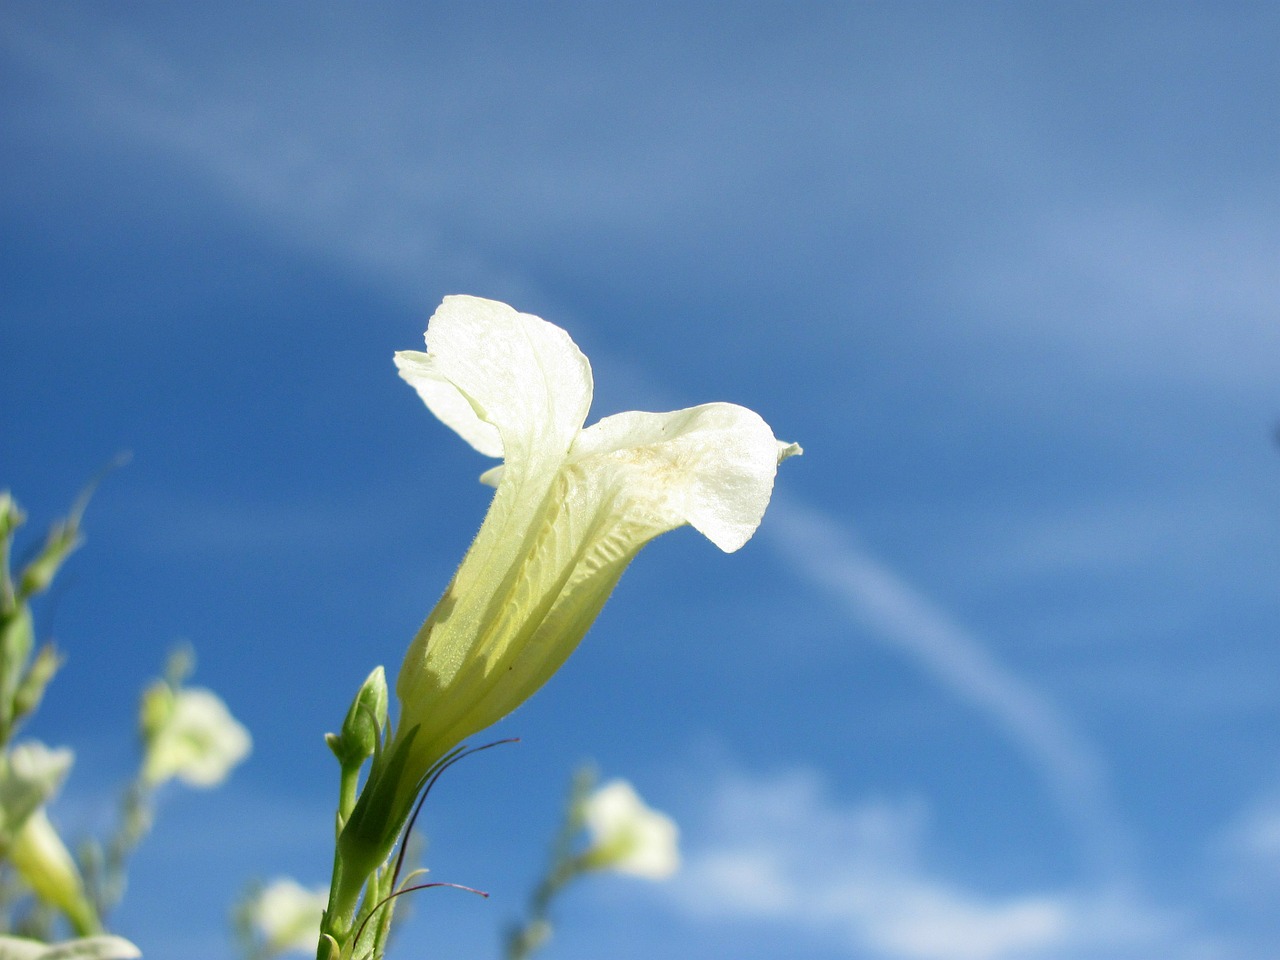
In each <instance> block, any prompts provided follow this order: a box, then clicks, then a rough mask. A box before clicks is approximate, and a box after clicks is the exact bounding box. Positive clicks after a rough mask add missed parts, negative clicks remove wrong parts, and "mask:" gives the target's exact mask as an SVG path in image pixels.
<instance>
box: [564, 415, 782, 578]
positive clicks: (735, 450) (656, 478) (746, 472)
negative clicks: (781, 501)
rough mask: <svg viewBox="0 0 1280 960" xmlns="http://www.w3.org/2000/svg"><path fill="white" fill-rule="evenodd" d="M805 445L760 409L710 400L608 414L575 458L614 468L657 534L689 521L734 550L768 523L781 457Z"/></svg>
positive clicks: (596, 469)
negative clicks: (788, 439)
mask: <svg viewBox="0 0 1280 960" xmlns="http://www.w3.org/2000/svg"><path fill="white" fill-rule="evenodd" d="M798 450H799V448H798V447H797V446H796V445H795V444H789V445H784V444H780V443H779V442H778V441H777V440H776V439H775V438H774V436H773V431H772V430H770V429H769V425H768V424H767V423H765V422H764V420H762V419H761V418H760V416H759V414H757V413H755V412H754V411H751V410H748V409H747V408H746V407H740V406H737V405H736V404H732V403H708V404H704V405H702V406H700V407H689V408H688V409H685V410H676V411H673V412H671V413H641V412H638V411H633V412H630V413H620V414H618V415H617V416H613V417H605V419H603V420H601V421H600V422H599V423H597V424H595V425H594V426H592V427H589V428H588V429H586V430H584V431H583V432H582V434H581V435H580V436H579V437H578V442H577V443H575V444H574V447H573V450H572V452H571V454H570V460H571V461H572V462H574V463H580V464H582V465H583V467H584V469H586V470H589V471H590V472H591V474H592V475H593V476H595V477H600V476H602V475H607V474H613V475H614V479H613V480H612V481H611V482H610V486H611V487H613V488H614V489H615V490H616V492H615V494H614V496H615V497H616V498H617V499H618V500H619V501H625V502H627V504H628V509H629V511H630V512H631V513H632V514H633V515H634V516H635V518H636V520H637V522H639V523H641V524H643V525H647V526H650V527H651V528H652V533H651V534H650V536H657V535H658V534H659V533H663V532H665V531H666V530H670V529H672V528H674V527H678V526H680V525H681V524H684V523H688V524H690V525H691V526H693V528H694V529H696V530H697V531H698V532H699V533H701V534H703V536H705V537H706V538H707V539H708V540H710V541H711V542H712V543H714V544H715V545H716V546H717V547H719V548H720V549H721V550H723V551H725V552H726V553H732V552H733V551H735V550H737V549H738V548H740V547H741V546H742V545H743V544H744V543H746V542H747V541H748V540H749V539H751V535H752V534H753V533H755V531H756V527H758V526H759V525H760V520H761V518H762V517H763V516H764V511H765V507H767V506H768V505H769V496H770V494H771V493H772V492H773V478H774V475H775V474H776V473H777V468H778V461H779V459H781V458H782V456H784V455H785V456H790V455H792V454H793V453H794V452H798Z"/></svg>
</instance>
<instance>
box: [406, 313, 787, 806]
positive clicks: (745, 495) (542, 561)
mask: <svg viewBox="0 0 1280 960" xmlns="http://www.w3.org/2000/svg"><path fill="white" fill-rule="evenodd" d="M426 342H427V352H426V353H419V352H410V351H406V352H402V353H398V354H396V365H397V367H398V368H399V370H400V375H401V376H402V377H403V378H404V379H405V380H406V381H407V382H408V383H410V384H411V385H412V386H413V387H414V388H415V389H416V390H417V392H418V394H419V396H421V398H422V399H423V401H425V403H426V404H427V406H428V407H429V408H430V409H431V411H432V412H433V413H434V414H435V415H436V416H437V417H439V418H440V419H441V420H442V421H444V423H445V424H447V425H448V426H449V427H451V428H452V429H454V430H455V431H456V432H457V433H458V434H460V435H461V436H462V438H463V439H464V440H466V441H467V442H468V443H470V444H471V445H472V446H473V447H475V448H476V449H477V450H478V451H480V452H481V453H483V454H485V455H486V456H490V457H501V458H503V463H502V465H501V466H500V467H497V468H495V469H493V470H490V471H489V472H488V473H486V474H485V475H484V476H483V477H482V478H481V479H482V480H484V481H485V482H487V483H491V484H493V485H496V487H497V493H496V494H495V496H494V499H493V503H492V505H491V506H490V508H489V513H488V515H487V516H486V517H485V520H484V524H483V525H482V526H481V528H480V532H479V534H477V536H476V539H475V542H474V543H473V544H472V546H471V549H470V550H469V551H468V552H467V555H466V556H465V557H464V558H463V561H462V564H461V566H460V567H459V568H458V571H457V573H456V574H455V575H454V578H453V581H452V582H451V583H450V584H449V586H448V588H447V589H446V591H445V594H444V596H443V598H442V599H441V600H440V602H439V603H438V604H437V606H436V608H435V610H434V611H433V612H432V613H431V615H430V617H428V619H427V621H426V623H425V624H424V625H423V627H422V629H421V630H419V632H418V634H417V636H416V637H415V638H414V641H413V643H412V645H411V646H410V647H409V650H408V653H407V654H406V656H405V659H404V663H403V665H402V667H401V669H400V675H399V678H398V680H397V683H396V693H397V695H398V697H399V699H400V703H401V720H400V726H399V729H398V731H397V745H399V743H400V741H402V740H405V739H406V738H408V737H410V736H413V737H414V738H415V739H414V740H413V743H412V745H411V747H412V748H411V751H410V753H411V758H410V759H409V761H408V763H407V767H406V770H407V771H409V772H410V773H411V774H416V775H421V774H422V773H424V772H425V771H426V769H427V768H428V767H429V766H430V765H431V764H432V763H434V762H435V761H436V760H438V759H439V758H440V757H441V756H442V755H443V754H444V753H446V752H447V751H448V750H450V749H451V748H452V747H454V746H455V745H456V744H458V743H460V742H461V741H462V740H463V739H465V738H466V737H468V736H470V735H472V734H473V733H476V732H477V731H479V730H482V729H484V728H485V727H487V726H489V725H490V724H492V723H494V722H495V721H497V720H499V719H500V718H502V717H503V716H505V715H506V714H508V713H510V712H511V711H512V710H514V709H515V708H516V707H517V706H519V705H520V704H521V703H523V702H524V701H525V700H526V699H528V697H529V696H531V695H532V694H533V693H534V691H536V690H537V689H538V688H539V687H541V686H542V685H543V684H544V683H546V682H547V680H548V679H549V678H550V677H551V675H552V674H554V673H555V671H556V670H558V669H559V668H560V666H561V664H563V663H564V661H565V659H566V658H567V657H568V656H569V654H570V653H572V652H573V650H574V648H575V647H576V646H577V645H578V642H579V641H580V640H581V639H582V637H583V635H584V634H585V633H586V631H587V628H588V627H590V625H591V623H592V621H594V620H595V618H596V615H597V614H598V613H599V612H600V609H601V607H602V606H603V605H604V602H605V599H606V598H607V597H608V596H609V593H610V592H611V591H612V590H613V587H614V585H615V584H616V583H617V582H618V578H619V577H620V576H621V575H622V571H623V570H624V569H626V566H627V564H628V563H629V562H630V561H631V559H632V557H634V556H635V555H636V553H637V552H638V551H639V550H640V548H641V547H642V546H644V544H645V543H647V542H648V541H649V540H651V539H653V538H654V537H656V536H657V535H658V534H660V533H663V532H665V531H667V530H671V529H673V528H675V527H678V526H682V525H684V524H686V523H687V524H690V525H692V526H693V527H694V528H695V529H697V530H698V531H700V532H701V533H703V534H704V535H705V536H706V537H707V538H708V539H710V540H711V541H712V542H713V543H714V544H715V545H716V546H718V547H720V548H721V549H722V550H725V551H727V552H728V551H733V550H737V549H738V548H739V547H741V546H742V545H743V544H744V543H746V541H747V540H748V539H749V538H750V537H751V535H752V533H754V532H755V529H756V527H757V526H758V525H759V523H760V520H761V517H762V516H763V515H764V511H765V507H766V506H767V505H768V503H769V496H770V494H771V492H772V489H773V479H774V475H775V473H776V470H777V465H778V463H779V462H780V461H781V460H782V459H784V458H786V457H787V456H790V455H792V454H796V453H799V452H800V449H799V447H798V446H796V445H794V444H783V443H779V442H778V441H777V440H776V439H775V438H774V436H773V432H772V431H771V430H770V429H769V426H768V424H766V423H765V422H764V421H763V420H762V419H760V417H759V416H758V415H757V414H755V413H753V412H752V411H750V410H747V409H746V408H744V407H739V406H735V405H733V404H729V403H710V404H705V405H703V406H699V407H691V408H689V409H686V410H677V411H674V412H672V413H639V412H631V413H622V414H618V415H616V416H612V417H606V418H605V419H603V420H601V421H600V422H599V423H596V424H595V425H594V426H591V427H588V428H586V429H583V423H584V422H585V420H586V416H587V410H588V408H589V406H590V404H591V394H592V379H591V367H590V365H589V364H588V362H587V358H586V357H584V356H583V355H582V353H581V352H580V351H579V350H578V348H577V346H575V345H574V343H573V341H572V340H571V339H570V338H569V335H568V334H567V333H565V331H563V330H561V329H560V328H559V327H556V326H554V325H553V324H550V323H547V322H546V321H545V320H541V319H539V318H538V317H534V316H530V315H529V314H523V313H517V312H516V311H515V310H514V309H512V308H511V307H509V306H507V305H506V304H503V303H496V302H494V301H492V300H481V299H478V298H475V297H446V298H445V300H444V302H443V303H442V304H441V305H440V308H439V309H438V310H437V311H436V313H435V315H434V316H432V318H431V321H430V323H429V325H428V327H427V333H426ZM415 731H416V732H415ZM413 779H414V777H413V776H408V777H406V778H405V791H406V793H407V792H408V791H410V790H412V789H413V786H414V785H413V782H412V781H413Z"/></svg>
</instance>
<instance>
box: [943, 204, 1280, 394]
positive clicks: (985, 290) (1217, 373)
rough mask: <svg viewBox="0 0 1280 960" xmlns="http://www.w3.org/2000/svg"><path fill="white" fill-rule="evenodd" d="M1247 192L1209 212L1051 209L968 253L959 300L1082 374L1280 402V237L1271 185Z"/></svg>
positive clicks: (954, 270) (961, 260)
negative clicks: (1279, 265)
mask: <svg viewBox="0 0 1280 960" xmlns="http://www.w3.org/2000/svg"><path fill="white" fill-rule="evenodd" d="M1241 190H1242V192H1241V194H1240V195H1239V196H1237V197H1236V199H1235V200H1234V201H1233V203H1232V204H1231V205H1222V206H1220V207H1218V208H1202V209H1195V210H1179V209H1174V208H1173V207H1172V206H1171V204H1170V200H1171V199H1173V198H1170V197H1164V198H1162V200H1161V202H1150V203H1148V204H1147V205H1145V206H1144V205H1141V204H1137V203H1134V202H1132V201H1128V200H1114V201H1110V202H1109V201H1108V199H1107V198H1106V197H1099V196H1095V197H1090V198H1089V199H1088V200H1087V201H1085V202H1077V203H1072V204H1071V205H1070V206H1069V207H1054V206H1052V205H1045V204H1043V203H1042V204H1041V205H1039V206H1038V207H1036V209H1035V212H1034V214H1033V215H1031V216H1029V217H1028V218H1027V219H1026V220H1025V221H1024V222H1022V223H1020V224H1019V225H1018V226H1017V227H1016V229H1014V230H1013V232H1012V233H1011V235H1009V236H1006V237H1002V238H1001V239H999V240H995V241H993V242H992V244H990V245H987V244H978V245H972V246H968V247H963V248H961V247H957V248H956V250H955V253H954V260H953V263H952V264H951V267H950V268H949V271H948V273H949V279H948V280H947V285H948V287H949V288H950V289H949V294H950V296H952V297H954V302H961V303H964V302H967V303H968V304H970V305H971V308H972V309H973V311H974V313H975V314H976V315H978V316H981V317H983V318H984V322H990V323H993V324H995V325H996V326H998V328H999V331H1000V335H1001V337H1002V338H1008V337H1014V338H1022V339H1035V340H1041V339H1047V340H1048V342H1049V344H1050V345H1051V346H1053V347H1062V348H1065V351H1063V352H1066V353H1068V354H1074V355H1076V356H1077V358H1078V360H1077V364H1075V366H1077V368H1078V369H1079V362H1080V360H1083V362H1084V364H1085V365H1086V366H1087V367H1091V368H1093V369H1094V370H1095V371H1096V372H1100V373H1106V374H1108V375H1111V376H1117V375H1118V376H1122V377H1124V378H1125V379H1126V380H1131V381H1132V380H1136V381H1137V382H1149V381H1150V380H1151V379H1157V380H1165V381H1170V382H1174V383H1180V384H1184V385H1193V386H1209V387H1212V388H1214V389H1216V390H1217V391H1218V392H1221V391H1222V390H1224V389H1225V390H1231V391H1237V390H1240V389H1241V388H1248V389H1257V388H1259V387H1260V388H1262V389H1264V390H1266V391H1267V392H1268V394H1269V395H1273V391H1274V383H1275V378H1276V375H1277V372H1278V371H1280V363H1278V362H1277V359H1276V358H1277V356H1280V324H1277V323H1276V322H1275V318H1276V316H1277V314H1280V272H1278V271H1277V270H1276V269H1275V263H1276V262H1277V259H1280V230H1277V228H1276V216H1275V214H1276V209H1275V201H1274V199H1273V198H1272V197H1271V196H1270V193H1269V188H1268V190H1267V191H1263V192H1260V193H1258V194H1257V195H1254V196H1249V195H1248V190H1247V188H1244V187H1242V188H1241ZM1064 199H1065V198H1064ZM1002 229H1005V230H1009V227H1008V225H1005V226H1004V227H1003V228H1002ZM993 247H994V248H995V249H994V251H993ZM979 251H980V252H979ZM993 254H994V255H993ZM979 257H980V259H977V258H979Z"/></svg>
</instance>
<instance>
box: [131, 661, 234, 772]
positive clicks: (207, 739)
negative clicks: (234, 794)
mask: <svg viewBox="0 0 1280 960" xmlns="http://www.w3.org/2000/svg"><path fill="white" fill-rule="evenodd" d="M143 717H144V720H143V728H144V731H145V732H146V737H147V745H146V759H145V760H144V762H143V777H144V778H145V779H146V780H147V781H148V782H149V783H151V784H152V785H158V784H161V783H164V782H165V781H166V780H169V779H170V778H172V777H177V778H178V779H179V780H181V781H182V782H183V783H186V784H188V785H189V786H193V787H215V786H217V785H218V784H219V783H221V782H222V781H223V780H225V779H226V777H227V774H228V773H230V772H231V769H232V768H233V767H234V766H235V765H236V764H238V763H239V762H240V761H241V760H243V759H244V758H245V757H246V756H247V755H248V753H249V749H250V747H251V746H252V743H253V741H252V739H251V738H250V737H249V731H248V730H246V729H245V728H244V727H243V726H241V725H240V723H239V721H237V720H236V718H235V717H233V716H231V713H230V712H229V711H228V710H227V705H226V704H225V703H223V702H222V700H221V698H220V697H219V696H218V695H217V694H216V693H214V692H213V691H212V690H205V689H203V688H200V687H184V688H182V689H180V690H178V691H177V692H176V693H173V692H172V691H171V689H170V687H169V685H168V684H166V683H163V682H160V683H157V684H156V685H155V686H153V687H152V688H151V689H150V690H148V691H147V693H146V694H145V695H144V698H143Z"/></svg>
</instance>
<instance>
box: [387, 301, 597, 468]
mask: <svg viewBox="0 0 1280 960" xmlns="http://www.w3.org/2000/svg"><path fill="white" fill-rule="evenodd" d="M426 343H427V352H426V353H425V354H424V353H420V352H416V351H403V352H401V353H397V354H396V366H397V367H398V368H399V370H400V376H402V377H403V378H404V379H405V380H406V381H407V382H408V383H410V384H411V385H412V386H413V387H414V389H415V390H417V391H418V395H419V396H420V397H422V399H423V401H424V402H425V403H426V404H427V406H428V407H429V408H430V409H431V412H432V413H434V414H435V415H436V416H437V417H439V418H440V419H441V420H442V421H443V422H444V423H445V424H447V425H448V426H450V427H452V428H453V429H454V430H456V431H457V432H458V434H459V435H461V436H462V438H463V439H464V440H466V441H467V442H468V443H470V444H471V445H472V446H473V447H475V448H476V449H477V450H479V451H480V452H481V453H483V454H485V455H487V456H491V457H499V456H505V457H506V458H507V459H508V460H512V459H515V458H519V457H520V456H521V455H522V454H524V455H529V454H530V453H534V452H536V453H538V454H539V455H541V454H544V453H545V452H547V451H549V450H556V451H558V455H559V456H562V455H563V453H564V451H566V450H568V448H569V445H570V444H571V443H572V442H573V438H574V437H575V436H576V435H577V433H578V431H579V430H580V429H581V427H582V424H583V421H585V420H586V417H587V410H588V408H589V407H590V406H591V386H592V385H591V365H590V364H589V363H588V362H587V358H586V357H585V356H583V355H582V351H580V350H579V349H578V348H577V346H576V345H575V344H574V342H573V340H571V339H570V338H569V335H568V334H567V333H565V332H564V331H563V330H561V329H560V328H559V327H557V326H555V325H554V324H550V323H547V322H546V321H545V320H542V319H540V318H538V317H535V316H532V315H531V314H527V313H519V312H517V311H516V310H515V309H513V308H512V307H509V306H507V305H506V304H505V303H498V302H497V301H495V300H483V299H481V298H479V297H467V296H451V297H445V298H444V301H443V302H442V303H441V304H440V307H439V308H438V309H437V310H436V312H435V314H433V315H432V317H431V320H430V322H429V323H428V324H427V333H426Z"/></svg>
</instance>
